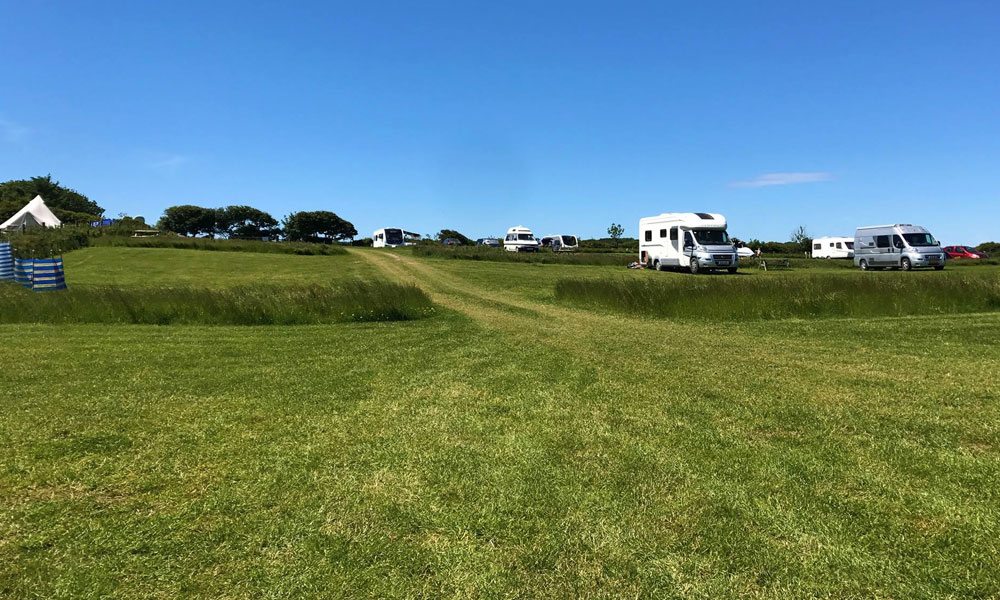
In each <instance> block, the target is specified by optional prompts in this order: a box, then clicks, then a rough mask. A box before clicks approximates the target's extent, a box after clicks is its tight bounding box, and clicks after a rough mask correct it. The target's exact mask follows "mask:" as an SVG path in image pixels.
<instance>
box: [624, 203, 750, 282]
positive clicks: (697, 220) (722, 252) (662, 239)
mask: <svg viewBox="0 0 1000 600" xmlns="http://www.w3.org/2000/svg"><path fill="white" fill-rule="evenodd" d="M639 262H640V263H642V264H644V265H646V268H648V269H656V270H658V271H663V270H666V269H669V268H687V269H689V270H690V271H691V272H692V273H698V272H700V271H702V270H706V269H707V270H715V269H725V270H727V271H729V272H730V273H735V272H736V269H737V266H738V265H739V258H738V257H737V255H736V247H735V246H733V242H732V240H730V239H729V234H727V233H726V218H725V217H723V216H722V215H719V214H715V213H663V214H662V215H658V216H655V217H645V218H642V219H639Z"/></svg>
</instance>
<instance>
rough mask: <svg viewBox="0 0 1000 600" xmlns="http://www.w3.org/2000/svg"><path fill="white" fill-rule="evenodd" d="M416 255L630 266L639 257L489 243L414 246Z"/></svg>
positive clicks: (556, 263)
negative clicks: (515, 248)
mask: <svg viewBox="0 0 1000 600" xmlns="http://www.w3.org/2000/svg"><path fill="white" fill-rule="evenodd" d="M411 251H412V253H413V255H414V256H419V257H424V258H451V259H459V260H476V261H488V262H514V263H536V264H555V265H627V264H629V263H630V262H634V261H636V260H637V258H636V256H637V255H636V254H623V253H609V252H550V251H548V250H544V251H541V252H507V251H505V250H504V249H503V248H490V247H487V246H437V245H433V246H432V245H426V244H425V245H419V246H413V247H412V248H411Z"/></svg>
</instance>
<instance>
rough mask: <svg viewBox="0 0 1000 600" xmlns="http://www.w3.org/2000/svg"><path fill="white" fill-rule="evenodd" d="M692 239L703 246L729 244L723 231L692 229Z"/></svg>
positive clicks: (727, 235) (727, 237) (727, 236)
mask: <svg viewBox="0 0 1000 600" xmlns="http://www.w3.org/2000/svg"><path fill="white" fill-rule="evenodd" d="M691 233H693V234H694V239H696V240H697V241H698V243H699V244H702V245H704V246H711V245H719V244H731V243H732V242H731V241H730V240H729V234H727V233H726V230H725V229H692V230H691Z"/></svg>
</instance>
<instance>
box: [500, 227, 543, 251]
mask: <svg viewBox="0 0 1000 600" xmlns="http://www.w3.org/2000/svg"><path fill="white" fill-rule="evenodd" d="M503 249H504V250H506V251H508V252H538V240H536V239H535V234H533V233H531V230H530V229H528V228H527V227H525V226H524V225H518V226H516V227H511V228H510V229H508V230H507V237H505V238H504V239H503Z"/></svg>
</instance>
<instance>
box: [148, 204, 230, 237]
mask: <svg viewBox="0 0 1000 600" xmlns="http://www.w3.org/2000/svg"><path fill="white" fill-rule="evenodd" d="M215 216H216V211H215V209H212V208H202V207H200V206H192V205H190V204H183V205H180V206H171V207H170V208H168V209H167V210H165V211H163V216H162V217H160V221H159V222H158V223H157V224H156V227H157V229H163V230H165V231H173V232H174V233H179V234H180V235H195V236H197V235H214V234H215V230H216V228H215Z"/></svg>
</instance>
